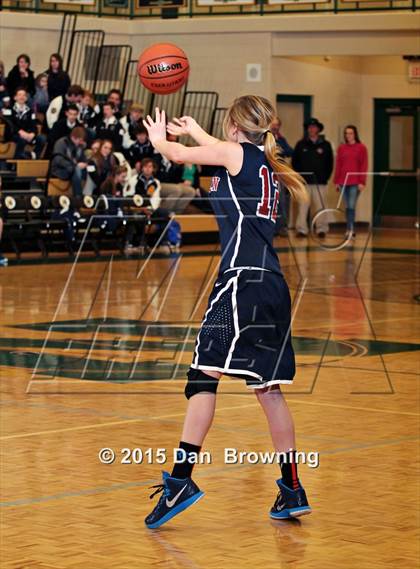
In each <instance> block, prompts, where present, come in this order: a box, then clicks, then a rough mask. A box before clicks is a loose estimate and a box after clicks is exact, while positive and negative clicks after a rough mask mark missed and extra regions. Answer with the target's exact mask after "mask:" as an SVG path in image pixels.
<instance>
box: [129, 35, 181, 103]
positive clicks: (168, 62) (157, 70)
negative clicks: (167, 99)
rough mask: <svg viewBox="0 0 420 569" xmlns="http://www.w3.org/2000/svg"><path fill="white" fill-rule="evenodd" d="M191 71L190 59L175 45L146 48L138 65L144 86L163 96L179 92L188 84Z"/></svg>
mask: <svg viewBox="0 0 420 569" xmlns="http://www.w3.org/2000/svg"><path fill="white" fill-rule="evenodd" d="M189 71H190V64H189V62H188V57H187V56H186V54H185V52H184V51H183V50H182V49H181V48H179V47H177V46H176V45H174V44H173V43H156V44H154V45H151V46H150V47H148V48H146V49H145V50H144V51H143V53H142V54H141V55H140V57H139V62H138V65H137V72H138V74H139V77H140V81H141V82H142V84H143V85H144V86H145V87H146V89H149V91H152V93H158V94H161V95H166V94H168V93H175V91H178V89H180V88H181V87H182V86H183V85H184V84H185V83H186V81H187V79H188V73H189Z"/></svg>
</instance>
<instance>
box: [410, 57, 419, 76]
mask: <svg viewBox="0 0 420 569" xmlns="http://www.w3.org/2000/svg"><path fill="white" fill-rule="evenodd" d="M408 80H409V81H420V59H415V60H414V61H409V62H408Z"/></svg>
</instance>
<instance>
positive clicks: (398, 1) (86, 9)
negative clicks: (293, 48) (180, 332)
mask: <svg viewBox="0 0 420 569" xmlns="http://www.w3.org/2000/svg"><path fill="white" fill-rule="evenodd" d="M243 1H245V0H243ZM251 1H252V0H251ZM174 3H175V2H174ZM140 4H143V6H140ZM153 4H156V5H153ZM158 4H159V2H158V1H156V2H154V1H153V0H152V1H151V2H143V1H142V0H140V1H139V0H125V2H124V0H122V1H121V0H118V2H117V1H115V0H93V1H92V3H90V1H89V0H86V3H82V2H81V3H80V4H75V3H72V6H71V12H72V13H74V14H86V15H91V16H103V17H106V16H108V17H116V16H119V17H123V18H130V19H134V18H177V17H180V18H185V17H187V18H192V17H200V16H222V15H229V16H232V15H236V16H247V15H248V16H249V15H254V16H255V15H259V16H264V15H266V14H298V13H335V14H338V13H349V12H372V11H374V12H378V11H398V10H411V11H416V10H418V9H419V8H420V0H378V1H375V0H359V1H354V2H353V1H351V0H315V1H313V2H303V1H302V0H255V1H254V3H248V0H246V3H240V2H239V1H238V2H235V0H230V1H223V0H184V4H183V5H181V6H174V7H170V8H168V4H166V5H165V6H159V5H158ZM68 5H69V4H60V3H54V2H53V1H51V0H2V3H1V7H0V9H2V10H12V11H29V12H37V13H60V12H68V11H69V8H68ZM66 6H67V7H66Z"/></svg>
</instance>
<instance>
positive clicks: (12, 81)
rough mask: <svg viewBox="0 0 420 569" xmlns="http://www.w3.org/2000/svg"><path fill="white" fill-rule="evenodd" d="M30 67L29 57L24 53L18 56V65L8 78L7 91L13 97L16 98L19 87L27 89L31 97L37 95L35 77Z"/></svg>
mask: <svg viewBox="0 0 420 569" xmlns="http://www.w3.org/2000/svg"><path fill="white" fill-rule="evenodd" d="M30 65H31V60H30V57H29V55H26V54H25V53H22V54H21V55H19V56H18V58H17V60H16V65H15V66H14V67H12V69H11V70H10V72H9V75H8V76H7V90H8V92H9V94H10V96H11V97H13V96H14V94H15V93H16V89H17V88H18V87H21V88H23V89H25V91H26V92H27V93H28V94H29V96H30V97H33V96H34V95H35V77H34V72H33V71H32V69H30Z"/></svg>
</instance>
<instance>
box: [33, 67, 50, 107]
mask: <svg viewBox="0 0 420 569" xmlns="http://www.w3.org/2000/svg"><path fill="white" fill-rule="evenodd" d="M49 105H50V99H49V95H48V76H47V74H46V73H40V74H39V75H38V76H37V78H36V79H35V95H34V98H33V100H32V108H33V110H34V111H35V113H41V114H43V115H45V113H46V112H47V109H48V107H49Z"/></svg>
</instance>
